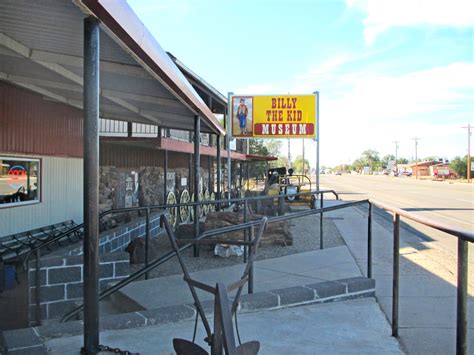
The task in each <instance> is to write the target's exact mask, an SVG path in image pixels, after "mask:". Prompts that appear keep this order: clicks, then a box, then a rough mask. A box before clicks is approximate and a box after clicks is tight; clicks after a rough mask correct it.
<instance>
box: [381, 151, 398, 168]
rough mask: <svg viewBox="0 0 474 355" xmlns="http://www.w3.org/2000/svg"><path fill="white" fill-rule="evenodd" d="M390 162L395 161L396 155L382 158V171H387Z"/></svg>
mask: <svg viewBox="0 0 474 355" xmlns="http://www.w3.org/2000/svg"><path fill="white" fill-rule="evenodd" d="M389 161H395V155H393V154H388V155H386V156H384V157H383V158H382V160H381V161H380V163H381V167H382V169H387V167H388V162H389Z"/></svg>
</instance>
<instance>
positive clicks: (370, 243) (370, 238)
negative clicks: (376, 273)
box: [367, 202, 372, 279]
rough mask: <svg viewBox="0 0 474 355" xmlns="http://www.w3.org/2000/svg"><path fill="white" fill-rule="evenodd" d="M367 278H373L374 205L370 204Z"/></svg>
mask: <svg viewBox="0 0 474 355" xmlns="http://www.w3.org/2000/svg"><path fill="white" fill-rule="evenodd" d="M367 277H368V278H369V279H370V278H372V204H371V203H370V202H369V215H368V216H367Z"/></svg>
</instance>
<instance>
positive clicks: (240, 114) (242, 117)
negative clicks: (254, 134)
mask: <svg viewBox="0 0 474 355" xmlns="http://www.w3.org/2000/svg"><path fill="white" fill-rule="evenodd" d="M248 114H249V109H248V107H247V106H246V105H245V99H240V104H239V107H238V108H237V113H236V116H237V118H238V120H239V127H240V134H242V135H245V134H247V116H248Z"/></svg>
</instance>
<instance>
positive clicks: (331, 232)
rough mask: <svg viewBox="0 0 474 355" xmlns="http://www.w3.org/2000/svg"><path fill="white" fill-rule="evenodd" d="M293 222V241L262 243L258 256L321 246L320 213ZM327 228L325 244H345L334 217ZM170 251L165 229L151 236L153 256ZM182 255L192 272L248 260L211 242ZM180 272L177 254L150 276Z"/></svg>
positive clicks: (326, 224) (265, 257)
mask: <svg viewBox="0 0 474 355" xmlns="http://www.w3.org/2000/svg"><path fill="white" fill-rule="evenodd" d="M290 223H291V224H290V231H291V234H292V236H293V245H291V246H280V245H271V246H264V247H261V248H259V249H258V250H257V256H256V260H263V259H270V258H277V257H280V256H285V255H289V254H295V253H302V252H307V251H313V250H318V249H319V216H306V217H302V218H298V219H294V220H291V221H290ZM323 228H324V229H323V236H324V240H323V241H324V248H331V247H335V246H340V245H344V244H345V243H344V239H343V238H342V236H341V234H340V233H339V230H338V229H337V228H336V226H335V224H334V222H333V221H332V220H330V219H327V218H324V219H323ZM169 251H171V246H170V244H169V240H168V237H167V235H166V234H165V233H161V234H160V235H159V236H158V237H157V238H154V239H152V240H150V252H149V258H150V260H155V259H156V258H158V257H160V256H162V255H164V254H166V253H168V252H169ZM182 256H183V259H184V262H185V264H186V266H187V268H188V269H189V271H190V272H193V271H199V270H207V269H214V268H219V267H225V266H231V265H236V264H239V263H240V264H241V263H243V260H244V259H243V256H240V257H236V256H230V257H229V258H222V257H218V256H214V253H213V248H212V247H211V246H207V245H203V246H201V248H200V257H199V258H195V257H194V256H193V248H192V247H191V248H188V249H187V250H185V251H184V252H183V253H182ZM142 266H143V264H135V265H131V268H132V271H136V270H139V269H140V268H141V267H142ZM180 273H181V268H180V266H179V264H178V261H177V260H176V258H173V259H171V260H169V261H168V262H166V263H164V264H163V265H160V266H158V267H157V268H155V269H154V270H152V271H151V272H150V274H149V277H150V278H155V277H160V276H168V275H174V274H180Z"/></svg>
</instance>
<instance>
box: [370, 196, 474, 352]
mask: <svg viewBox="0 0 474 355" xmlns="http://www.w3.org/2000/svg"><path fill="white" fill-rule="evenodd" d="M372 205H374V206H377V207H379V208H382V209H384V210H386V211H389V212H391V213H393V261H392V266H393V276H392V278H393V280H392V317H391V319H392V324H391V326H392V336H394V337H398V324H399V322H398V316H399V298H400V297H399V296H400V293H399V289H400V217H405V218H407V219H410V220H412V221H414V222H418V223H421V224H423V225H425V226H428V227H431V228H433V229H436V230H439V231H442V232H445V233H448V234H449V235H453V236H455V237H457V239H458V255H457V286H456V290H457V297H456V354H457V355H467V349H468V344H467V333H468V326H467V312H468V311H467V299H468V295H467V284H468V267H469V266H468V252H469V249H468V243H474V233H473V232H472V231H467V230H464V229H461V228H454V227H452V226H449V225H446V224H443V223H440V222H436V221H432V220H430V219H427V218H424V217H420V216H417V215H415V214H413V213H411V212H407V211H405V210H403V209H400V208H397V207H392V206H389V205H387V204H385V203H382V202H379V201H375V200H370V201H369V215H370V214H371V211H372ZM370 220H371V218H370V217H369V221H370ZM370 223H371V222H370ZM370 228H371V227H370ZM370 240H371V237H370V236H369V243H370ZM369 252H370V254H368V257H369V260H370V259H371V258H372V254H371V246H369ZM369 277H370V276H369Z"/></svg>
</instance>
